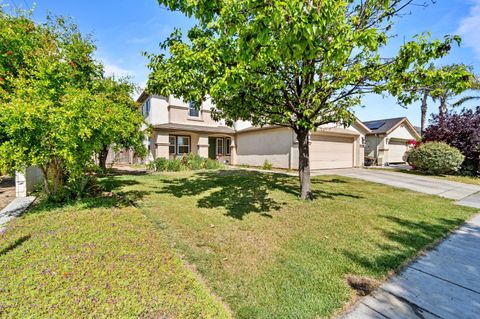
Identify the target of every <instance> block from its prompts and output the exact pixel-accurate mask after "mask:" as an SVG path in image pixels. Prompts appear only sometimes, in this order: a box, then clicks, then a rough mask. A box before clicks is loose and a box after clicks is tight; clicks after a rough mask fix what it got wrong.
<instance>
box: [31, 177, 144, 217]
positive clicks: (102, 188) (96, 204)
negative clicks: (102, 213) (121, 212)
mask: <svg viewBox="0 0 480 319" xmlns="http://www.w3.org/2000/svg"><path fill="white" fill-rule="evenodd" d="M129 175H131V174H129ZM138 184H140V183H139V182H138V181H136V180H133V179H119V178H117V177H116V176H109V177H105V178H103V179H101V180H99V181H98V186H99V192H98V194H97V195H95V196H88V197H85V198H82V199H76V200H70V201H67V202H54V201H49V200H48V199H46V198H43V199H40V200H39V201H38V203H36V204H35V205H34V206H33V207H32V208H31V209H29V210H28V211H27V212H25V214H26V215H29V214H35V213H42V212H46V211H51V210H55V209H61V208H64V209H69V208H75V209H94V208H112V207H126V206H135V204H136V203H137V202H138V201H140V200H142V199H143V198H144V197H145V196H147V195H148V194H150V193H151V192H150V191H140V190H127V191H123V190H122V189H123V188H124V187H126V186H134V185H138Z"/></svg>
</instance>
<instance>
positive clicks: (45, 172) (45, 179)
mask: <svg viewBox="0 0 480 319" xmlns="http://www.w3.org/2000/svg"><path fill="white" fill-rule="evenodd" d="M47 167H48V166H47ZM47 167H45V166H43V165H42V166H40V169H41V170H42V175H43V185H44V187H45V193H46V194H47V195H48V196H50V195H51V192H50V185H49V184H48V168H47Z"/></svg>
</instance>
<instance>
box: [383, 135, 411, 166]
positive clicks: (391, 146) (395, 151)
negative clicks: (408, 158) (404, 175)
mask: <svg viewBox="0 0 480 319" xmlns="http://www.w3.org/2000/svg"><path fill="white" fill-rule="evenodd" d="M407 142H408V141H405V140H400V141H395V140H390V141H389V142H388V162H389V163H404V162H405V153H406V152H407V151H408V146H407Z"/></svg>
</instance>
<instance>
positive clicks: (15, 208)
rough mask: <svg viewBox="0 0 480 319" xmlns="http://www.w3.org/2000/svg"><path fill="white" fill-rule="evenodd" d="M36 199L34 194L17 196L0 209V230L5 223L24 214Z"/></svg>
mask: <svg viewBox="0 0 480 319" xmlns="http://www.w3.org/2000/svg"><path fill="white" fill-rule="evenodd" d="M34 201H35V197H34V196H29V197H17V198H15V199H14V200H13V201H12V202H11V203H10V204H8V205H7V207H5V208H4V209H2V210H1V211H0V230H1V229H3V228H4V226H5V224H6V223H8V222H9V221H10V220H12V219H14V218H15V217H17V216H19V215H20V214H22V213H23V212H24V211H25V210H27V208H28V207H29V206H30V205H31V204H32V203H33V202H34Z"/></svg>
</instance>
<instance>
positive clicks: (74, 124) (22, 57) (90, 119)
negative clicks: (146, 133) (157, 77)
mask: <svg viewBox="0 0 480 319" xmlns="http://www.w3.org/2000/svg"><path fill="white" fill-rule="evenodd" d="M0 10H1V9H0ZM94 53H95V45H94V44H93V42H92V40H91V38H90V37H89V36H84V35H82V34H81V33H80V32H79V31H78V29H77V27H76V25H75V24H73V23H72V22H71V21H69V20H68V19H64V18H61V17H54V18H49V19H48V21H47V23H44V24H36V23H35V22H34V21H32V19H31V18H30V17H29V16H28V15H27V14H24V13H23V14H22V13H21V14H18V15H10V14H7V13H5V12H3V11H0V57H1V59H0V68H1V69H0V78H1V82H0V90H1V93H2V94H1V97H0V103H1V105H2V112H0V123H2V125H1V128H0V131H1V134H0V135H1V136H3V138H2V139H1V140H0V155H1V156H0V170H7V171H13V170H23V169H25V168H26V167H29V166H38V167H40V168H41V169H42V171H43V173H44V179H45V190H46V192H47V193H48V194H58V193H60V192H61V191H62V188H63V185H64V183H65V182H69V181H74V180H76V179H79V178H82V177H83V176H84V174H85V172H86V171H87V170H88V169H89V168H91V167H92V166H93V164H94V162H93V160H94V155H95V154H96V153H99V152H101V151H102V150H104V148H105V145H107V146H109V145H111V144H112V143H113V144H117V145H119V146H120V145H124V146H133V147H136V148H137V149H139V150H140V145H141V144H142V140H143V135H142V133H141V130H140V128H141V126H142V123H143V118H142V117H141V115H140V113H139V112H138V110H137V108H136V105H135V102H134V101H133V100H132V98H131V96H130V93H132V89H133V87H134V86H133V85H132V84H130V83H129V82H128V80H126V79H120V80H116V79H113V78H105V77H104V76H103V66H102V65H101V63H99V62H98V61H96V60H95V59H94Z"/></svg>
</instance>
